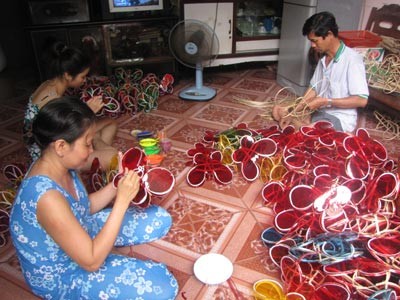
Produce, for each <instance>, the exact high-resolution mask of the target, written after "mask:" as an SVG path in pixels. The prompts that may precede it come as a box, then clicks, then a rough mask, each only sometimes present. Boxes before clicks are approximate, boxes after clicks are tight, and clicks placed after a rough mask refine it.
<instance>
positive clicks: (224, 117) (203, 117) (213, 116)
mask: <svg viewBox="0 0 400 300" xmlns="http://www.w3.org/2000/svg"><path fill="white" fill-rule="evenodd" d="M246 113H247V110H246V109H240V108H234V107H232V106H222V105H216V104H207V105H206V106H205V107H203V108H202V109H201V110H200V111H198V112H197V113H196V114H194V115H192V116H191V118H193V119H195V120H199V121H208V122H213V123H217V124H223V125H226V126H227V127H231V126H232V125H234V124H235V123H237V122H239V121H240V119H241V118H242V117H243V116H244V115H245V114H246Z"/></svg>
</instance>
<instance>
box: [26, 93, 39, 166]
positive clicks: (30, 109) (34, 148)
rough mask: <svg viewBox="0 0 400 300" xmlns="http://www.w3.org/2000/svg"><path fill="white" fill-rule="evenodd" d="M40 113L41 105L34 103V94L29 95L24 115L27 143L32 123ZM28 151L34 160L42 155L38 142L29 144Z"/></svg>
mask: <svg viewBox="0 0 400 300" xmlns="http://www.w3.org/2000/svg"><path fill="white" fill-rule="evenodd" d="M38 113H39V107H38V106H37V105H36V104H33V103H32V96H31V97H29V101H28V105H27V107H26V110H25V117H24V126H23V134H24V141H25V143H28V140H29V138H30V137H31V135H32V123H33V120H34V119H35V117H36V116H37V114H38ZM28 151H29V154H30V155H31V157H32V159H33V160H34V161H35V160H36V159H38V158H39V157H40V153H41V151H40V148H39V146H38V145H37V144H35V143H34V144H32V145H29V146H28Z"/></svg>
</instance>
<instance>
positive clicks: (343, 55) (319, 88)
mask: <svg viewBox="0 0 400 300" xmlns="http://www.w3.org/2000/svg"><path fill="white" fill-rule="evenodd" d="M310 86H311V88H313V89H314V90H315V91H316V93H317V95H318V96H320V97H324V98H333V99H335V98H345V97H349V96H360V97H363V98H368V95H369V91H368V83H367V79H366V74H365V66H364V62H363V58H362V56H361V55H360V54H359V53H357V52H356V51H354V50H353V49H351V48H349V47H347V46H346V45H345V44H344V43H343V42H340V47H339V49H338V51H337V52H336V55H335V57H334V59H333V60H332V61H331V63H330V64H329V65H328V66H326V64H325V56H324V57H323V58H321V59H320V61H319V62H318V65H317V67H316V69H315V72H314V75H313V77H312V78H311V81H310ZM321 110H325V111H326V113H329V114H331V115H334V116H336V117H337V118H338V119H339V120H340V122H341V124H342V128H343V130H344V131H346V132H352V131H353V130H354V129H355V128H356V126H357V109H356V108H344V109H343V108H335V107H332V108H322V109H321Z"/></svg>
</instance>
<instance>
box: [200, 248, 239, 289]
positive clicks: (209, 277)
mask: <svg viewBox="0 0 400 300" xmlns="http://www.w3.org/2000/svg"><path fill="white" fill-rule="evenodd" d="M193 271H194V275H195V276H196V277H197V279H198V280H200V281H201V282H203V283H205V284H220V283H222V282H224V281H226V280H228V279H229V278H230V277H231V276H232V273H233V265H232V263H231V261H230V260H229V259H228V258H226V257H225V256H223V255H222V254H217V253H209V254H205V255H202V256H200V257H199V258H198V259H197V260H196V262H195V263H194V267H193Z"/></svg>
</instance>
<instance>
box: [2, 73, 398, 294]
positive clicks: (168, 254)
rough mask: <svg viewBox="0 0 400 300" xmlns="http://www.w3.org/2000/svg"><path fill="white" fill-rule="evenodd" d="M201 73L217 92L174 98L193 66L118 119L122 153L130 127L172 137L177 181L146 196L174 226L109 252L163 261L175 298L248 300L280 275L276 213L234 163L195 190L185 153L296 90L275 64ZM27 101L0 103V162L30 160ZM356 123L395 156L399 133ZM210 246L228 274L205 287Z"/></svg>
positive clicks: (263, 117) (132, 140) (191, 79)
mask: <svg viewBox="0 0 400 300" xmlns="http://www.w3.org/2000/svg"><path fill="white" fill-rule="evenodd" d="M204 75H205V76H204V85H206V86H212V87H213V88H215V89H216V90H217V95H216V97H215V98H214V99H212V100H210V101H205V102H201V101H187V100H182V99H180V98H179V91H180V90H181V89H182V88H184V87H189V86H193V85H194V83H195V71H194V70H193V73H191V75H190V76H187V77H185V78H183V79H180V80H179V82H178V83H177V84H176V86H175V87H174V93H173V94H172V95H164V96H162V97H161V98H160V99H159V102H158V108H157V109H156V110H153V111H151V112H150V113H144V112H138V113H137V114H135V115H133V116H132V115H128V114H125V115H123V116H121V117H120V118H119V119H118V122H119V130H118V133H117V137H116V139H115V141H114V143H113V145H114V146H115V147H116V148H118V149H120V150H121V151H126V150H128V149H129V148H131V147H138V146H139V144H138V140H137V139H136V137H135V136H134V135H132V134H131V132H132V130H149V131H153V132H154V133H156V132H158V131H164V133H165V134H166V136H167V137H168V138H169V139H170V140H171V142H172V149H171V150H170V151H169V152H167V153H162V154H163V156H164V159H163V161H162V162H161V165H160V166H162V167H165V168H167V169H169V170H170V171H171V172H172V173H173V174H174V176H175V179H176V184H175V187H174V189H173V190H172V192H171V193H170V194H168V195H166V196H163V197H154V196H153V197H152V202H153V203H154V204H158V205H161V206H163V207H165V208H166V209H167V210H168V211H169V212H170V213H171V215H172V217H173V226H172V228H171V230H170V232H169V233H168V234H167V235H166V236H165V237H164V238H162V239H161V240H158V241H155V242H152V243H149V244H144V245H137V246H132V247H122V248H118V249H115V252H117V253H120V254H124V255H131V256H134V257H137V258H141V259H152V260H155V261H160V262H163V263H165V264H166V265H167V266H168V267H169V269H170V270H171V271H172V272H173V274H174V275H175V277H176V278H177V280H178V283H179V287H180V290H179V294H178V297H177V299H179V300H188V299H190V300H204V299H207V300H222V299H227V300H230V299H249V300H250V299H254V297H253V294H252V285H253V283H254V282H255V281H257V280H259V279H263V278H272V279H275V280H279V279H280V273H279V272H278V269H277V267H276V266H275V265H274V264H273V262H272V261H271V259H270V258H269V250H268V248H267V247H266V246H265V245H264V244H263V243H262V241H261V238H260V236H261V233H262V232H263V230H265V229H266V228H267V227H269V226H271V224H273V219H274V213H273V211H272V209H271V208H270V207H267V206H265V205H264V202H263V199H262V196H261V190H262V188H263V186H264V183H263V182H261V181H260V180H256V181H254V182H247V181H246V180H244V178H243V176H242V175H241V174H240V172H239V171H238V170H237V169H234V170H233V180H232V182H231V183H230V184H228V185H220V184H217V183H216V182H215V181H214V180H213V177H212V174H210V175H209V177H208V180H206V181H205V182H204V184H203V185H201V186H200V187H197V188H194V187H192V186H190V185H189V184H188V182H187V178H186V177H187V174H188V173H189V170H190V168H191V167H192V163H191V162H192V159H191V158H190V157H188V155H187V153H186V151H187V150H188V149H190V148H193V146H194V144H195V143H197V142H201V141H202V139H203V137H204V134H205V133H206V132H207V131H213V132H218V131H221V130H225V129H228V128H230V127H232V126H234V125H236V124H238V123H239V122H245V123H247V124H248V126H249V127H251V128H254V129H259V128H265V127H269V126H271V125H274V124H276V123H275V122H274V121H273V120H271V116H270V114H271V111H270V109H271V107H272V105H273V103H274V102H275V101H283V100H285V99H287V98H288V97H291V98H292V99H293V98H295V96H294V95H293V94H291V91H290V90H288V89H282V87H281V86H279V85H278V84H277V83H276V81H275V78H276V65H268V66H267V67H260V68H257V69H240V68H239V67H238V68H237V69H234V68H233V69H232V68H231V69H229V70H223V71H221V72H214V71H212V70H207V71H205V72H204ZM237 99H245V100H249V101H255V102H257V103H256V104H258V107H252V106H250V105H244V104H241V103H239V102H238V101H237ZM26 101H27V97H25V98H22V97H19V98H18V99H16V100H15V101H11V102H9V103H7V104H5V105H4V106H0V118H1V121H0V125H2V129H1V131H0V166H1V168H3V167H4V166H5V165H6V164H8V163H10V162H13V163H22V164H26V163H27V161H29V158H28V153H27V151H26V149H25V147H24V146H23V144H22V139H21V137H20V133H21V131H20V130H21V128H22V117H23V112H24V107H25V103H26ZM16 119H18V120H16ZM360 120H361V119H360ZM360 122H361V123H360V124H362V126H363V127H365V128H367V129H368V130H370V131H369V132H370V135H371V137H373V138H376V139H377V140H379V141H381V142H382V144H384V145H385V147H386V148H387V150H388V153H389V155H390V157H391V158H393V159H395V160H396V161H397V160H398V156H399V154H398V145H399V142H398V139H392V140H388V139H384V138H383V137H384V136H383V134H382V131H381V130H379V129H377V121H376V119H375V118H374V117H373V112H372V111H366V112H365V115H363V117H362V120H361V121H360ZM0 184H1V185H2V186H3V187H4V186H5V185H6V184H7V182H6V180H5V178H4V176H3V175H2V174H0ZM3 250H4V248H3ZM210 252H213V253H221V254H223V255H225V256H226V257H227V258H229V259H230V260H231V261H232V262H233V264H234V271H233V275H232V277H231V279H230V280H228V281H226V282H224V283H222V284H219V285H205V284H202V283H201V282H200V281H199V280H198V279H196V277H195V276H194V272H193V265H194V263H195V261H196V259H198V258H199V257H200V256H201V255H202V254H206V253H210ZM4 253H5V252H2V248H1V247H0V260H2V258H6V257H5V255H3V254H4ZM18 268H19V266H18V263H17V262H16V261H15V260H14V265H13V266H11V265H10V264H7V265H5V264H0V276H3V275H1V274H6V275H7V274H8V273H10V274H11V273H13V274H14V275H12V274H11V275H12V276H14V277H12V278H13V279H12V280H14V281H15V282H19V284H20V285H19V286H22V285H21V284H24V283H23V279H22V276H21V273H20V271H19V269H18ZM18 276H19V277H18ZM10 278H11V277H10ZM21 282H22V283H21Z"/></svg>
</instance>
